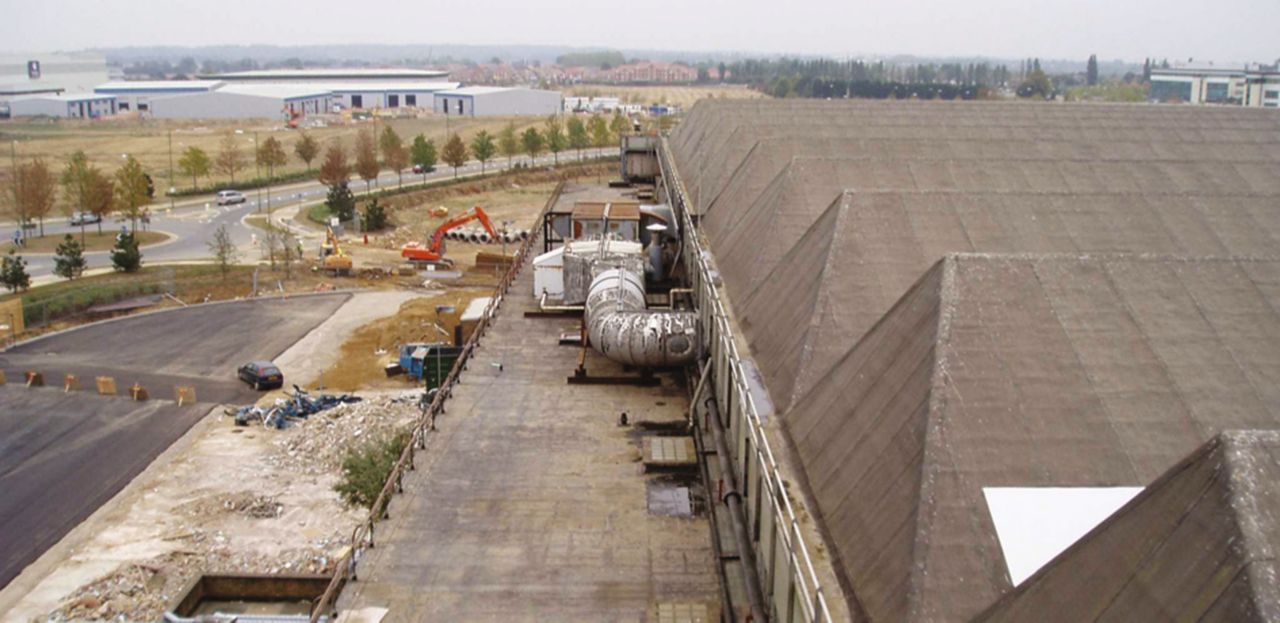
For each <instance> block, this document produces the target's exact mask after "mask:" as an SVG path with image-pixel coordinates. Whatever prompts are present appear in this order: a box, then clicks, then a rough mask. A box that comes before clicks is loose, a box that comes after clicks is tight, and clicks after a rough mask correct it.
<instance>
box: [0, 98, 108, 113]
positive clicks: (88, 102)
mask: <svg viewBox="0 0 1280 623" xmlns="http://www.w3.org/2000/svg"><path fill="white" fill-rule="evenodd" d="M8 105H9V115H10V116H13V117H37V116H45V117H72V118H80V119H94V118H97V117H105V116H110V115H114V114H116V96H114V95H100V94H94V93H74V94H70V95H68V94H59V95H28V96H24V97H16V98H14V99H11V100H9V102H8Z"/></svg>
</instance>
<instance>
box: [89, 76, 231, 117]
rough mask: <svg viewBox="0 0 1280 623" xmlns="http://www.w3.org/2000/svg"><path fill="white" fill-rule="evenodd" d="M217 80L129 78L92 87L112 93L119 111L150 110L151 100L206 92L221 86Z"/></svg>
mask: <svg viewBox="0 0 1280 623" xmlns="http://www.w3.org/2000/svg"><path fill="white" fill-rule="evenodd" d="M223 84H224V83H223V82H220V81H217V80H129V81H117V82H108V83H106V84H101V85H98V86H97V87H94V89H93V92H94V93H97V94H99V95H114V96H115V97H116V108H117V110H118V111H119V112H144V113H145V112H150V111H151V105H152V102H154V101H155V100H161V99H167V98H170V97H175V96H181V95H191V94H193V93H208V92H210V91H213V90H216V89H217V88H218V87H221V86H223Z"/></svg>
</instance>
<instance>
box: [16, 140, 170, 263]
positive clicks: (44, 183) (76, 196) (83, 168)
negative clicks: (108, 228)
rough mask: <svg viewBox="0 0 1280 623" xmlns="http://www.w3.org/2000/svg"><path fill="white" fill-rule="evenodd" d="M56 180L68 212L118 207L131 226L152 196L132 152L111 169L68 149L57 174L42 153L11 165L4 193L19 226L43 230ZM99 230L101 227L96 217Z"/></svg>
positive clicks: (82, 221)
mask: <svg viewBox="0 0 1280 623" xmlns="http://www.w3.org/2000/svg"><path fill="white" fill-rule="evenodd" d="M59 185H61V187H62V191H63V194H64V196H65V199H66V201H65V203H64V204H63V206H64V210H65V213H66V214H67V215H70V214H71V213H73V212H78V213H81V214H92V215H96V216H98V217H105V216H107V215H108V214H111V213H113V212H116V211H119V212H121V213H123V214H124V215H125V216H126V217H128V218H129V220H130V222H131V223H132V224H133V227H134V229H137V225H138V220H139V219H141V218H142V216H143V212H144V209H145V207H146V206H147V204H149V203H151V199H152V198H153V197H154V196H155V184H154V183H153V182H152V180H151V176H150V175H147V173H146V172H145V171H143V169H142V164H141V163H139V162H138V160H137V159H136V158H134V157H133V156H128V157H126V158H125V161H124V164H123V165H121V166H120V168H119V169H117V170H116V171H115V173H113V174H110V175H108V174H106V173H104V172H103V171H102V170H101V169H99V168H98V167H96V166H94V165H93V164H92V163H91V162H89V158H88V156H86V155H85V153H84V152H83V151H76V152H75V153H73V154H71V157H70V158H68V159H67V162H66V164H65V166H64V167H63V169H62V172H61V175H58V176H55V175H54V172H53V170H52V169H51V168H50V167H49V165H48V164H47V163H46V162H45V161H44V160H43V159H41V158H36V159H33V160H32V161H30V162H27V163H23V164H19V165H18V166H17V167H15V168H14V171H13V174H12V175H11V176H10V179H9V181H8V186H9V187H8V188H7V189H5V191H6V192H5V193H4V195H5V196H6V198H7V199H8V202H9V204H10V210H9V211H10V213H11V214H12V215H13V216H14V217H15V219H16V220H17V221H18V224H19V227H20V228H21V229H22V230H23V231H26V230H27V229H31V228H32V225H33V224H38V227H39V231H40V235H41V236H44V221H45V219H46V218H49V216H50V215H51V214H52V212H53V206H54V203H55V202H56V199H57V188H58V186H59ZM84 224H85V219H80V235H81V242H83V238H84ZM98 232H99V233H101V232H102V222H101V220H99V221H98Z"/></svg>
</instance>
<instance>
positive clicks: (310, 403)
mask: <svg viewBox="0 0 1280 623" xmlns="http://www.w3.org/2000/svg"><path fill="white" fill-rule="evenodd" d="M285 396H287V397H288V398H281V399H278V400H276V401H275V404H272V405H271V406H269V407H259V406H257V405H245V406H243V407H239V408H235V407H227V409H226V410H225V411H223V413H224V414H226V415H229V416H233V417H235V420H236V426H248V425H249V424H250V423H252V422H262V425H263V426H265V427H267V428H275V429H281V428H285V427H287V426H289V425H290V424H291V423H295V422H298V421H300V420H305V419H306V418H308V417H311V416H312V415H314V414H316V413H319V412H321V411H325V410H328V409H332V408H333V407H335V406H338V405H340V404H351V403H356V402H360V401H361V400H362V399H361V398H360V397H359V396H352V395H350V394H342V395H341V396H335V395H333V394H318V395H316V396H312V395H311V394H310V393H309V392H307V390H305V389H302V388H300V387H298V386H297V385H294V386H293V393H292V394H290V393H288V392H286V393H285Z"/></svg>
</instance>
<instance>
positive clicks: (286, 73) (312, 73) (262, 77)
mask: <svg viewBox="0 0 1280 623" xmlns="http://www.w3.org/2000/svg"><path fill="white" fill-rule="evenodd" d="M197 77H198V78H201V79H204V80H225V81H227V82H246V81H267V82H317V81H333V80H341V81H346V80H360V81H387V80H415V81H417V80H421V81H439V80H442V79H444V78H448V77H449V72H447V71H441V70H436V69H397V68H381V69H373V68H341V67H336V68H314V69H255V70H251V71H233V72H228V73H221V74H201V75H199V76H197Z"/></svg>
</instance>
